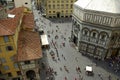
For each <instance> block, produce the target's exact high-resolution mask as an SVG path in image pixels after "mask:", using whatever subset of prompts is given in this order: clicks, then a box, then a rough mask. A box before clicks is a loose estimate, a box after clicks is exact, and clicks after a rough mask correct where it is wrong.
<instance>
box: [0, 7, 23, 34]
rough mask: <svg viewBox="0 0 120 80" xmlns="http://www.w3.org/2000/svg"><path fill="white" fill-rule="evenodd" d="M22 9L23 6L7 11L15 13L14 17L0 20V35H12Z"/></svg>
mask: <svg viewBox="0 0 120 80" xmlns="http://www.w3.org/2000/svg"><path fill="white" fill-rule="evenodd" d="M23 10H24V8H23V7H19V8H14V9H13V10H10V11H9V12H8V13H9V14H13V15H15V17H14V18H6V19H2V20H0V36H4V35H13V34H14V33H15V31H16V28H17V26H18V23H19V20H20V17H21V16H22V13H23Z"/></svg>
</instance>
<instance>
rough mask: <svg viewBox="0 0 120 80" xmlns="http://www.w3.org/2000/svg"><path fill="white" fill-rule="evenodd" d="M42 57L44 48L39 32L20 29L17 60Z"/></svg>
mask: <svg viewBox="0 0 120 80" xmlns="http://www.w3.org/2000/svg"><path fill="white" fill-rule="evenodd" d="M41 57H42V50H41V43H40V37H39V34H38V33H37V32H32V31H25V30H22V31H20V33H19V38H18V54H17V61H26V60H34V59H39V58H41Z"/></svg>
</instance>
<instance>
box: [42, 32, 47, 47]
mask: <svg viewBox="0 0 120 80" xmlns="http://www.w3.org/2000/svg"><path fill="white" fill-rule="evenodd" d="M41 42H42V45H49V42H48V38H47V35H46V34H44V35H41Z"/></svg>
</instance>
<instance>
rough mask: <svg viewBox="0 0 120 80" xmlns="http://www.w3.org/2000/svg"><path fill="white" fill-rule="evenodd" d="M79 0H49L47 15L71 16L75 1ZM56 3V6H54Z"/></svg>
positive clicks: (46, 7) (47, 2)
mask: <svg viewBox="0 0 120 80" xmlns="http://www.w3.org/2000/svg"><path fill="white" fill-rule="evenodd" d="M75 1H77V0H47V1H46V6H45V9H46V17H50V16H51V17H58V15H57V14H58V13H59V16H60V17H70V16H71V14H72V12H73V3H74V2H75ZM53 5H54V8H53Z"/></svg>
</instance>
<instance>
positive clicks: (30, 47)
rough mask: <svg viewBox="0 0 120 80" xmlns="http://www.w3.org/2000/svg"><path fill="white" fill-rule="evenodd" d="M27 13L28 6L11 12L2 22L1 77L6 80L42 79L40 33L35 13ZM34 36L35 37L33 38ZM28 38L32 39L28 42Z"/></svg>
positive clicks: (0, 45) (0, 40)
mask: <svg viewBox="0 0 120 80" xmlns="http://www.w3.org/2000/svg"><path fill="white" fill-rule="evenodd" d="M27 10H28V9H27V8H25V7H18V8H14V9H13V10H10V11H9V12H8V14H11V15H10V16H7V18H1V19H0V78H3V79H5V80H30V79H32V78H34V79H37V80H40V77H39V67H38V66H39V65H38V59H40V58H41V57H42V55H41V54H42V52H41V47H40V37H39V34H38V33H37V32H33V31H34V30H33V29H34V26H35V25H34V18H33V14H32V11H27ZM1 12H4V11H3V10H2V11H1ZM1 14H2V13H1ZM28 20H29V21H28ZM24 30H25V31H24ZM31 35H32V36H34V38H33V39H31ZM22 36H23V37H22ZM18 38H19V39H18ZM25 38H27V39H29V40H28V41H26V39H25ZM21 39H22V40H21ZM30 41H32V42H30ZM25 42H26V44H25ZM36 42H37V43H36ZM38 43H39V44H38ZM21 46H22V47H21ZM26 47H27V48H26ZM24 50H25V51H27V52H25V51H24ZM21 51H22V52H21ZM30 54H31V55H30ZM23 55H24V56H23ZM21 56H22V57H21ZM23 57H24V58H23ZM26 57H27V58H26ZM29 73H31V74H32V73H34V74H33V75H34V76H33V77H30V76H31V75H30V74H29ZM26 76H27V77H26Z"/></svg>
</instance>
